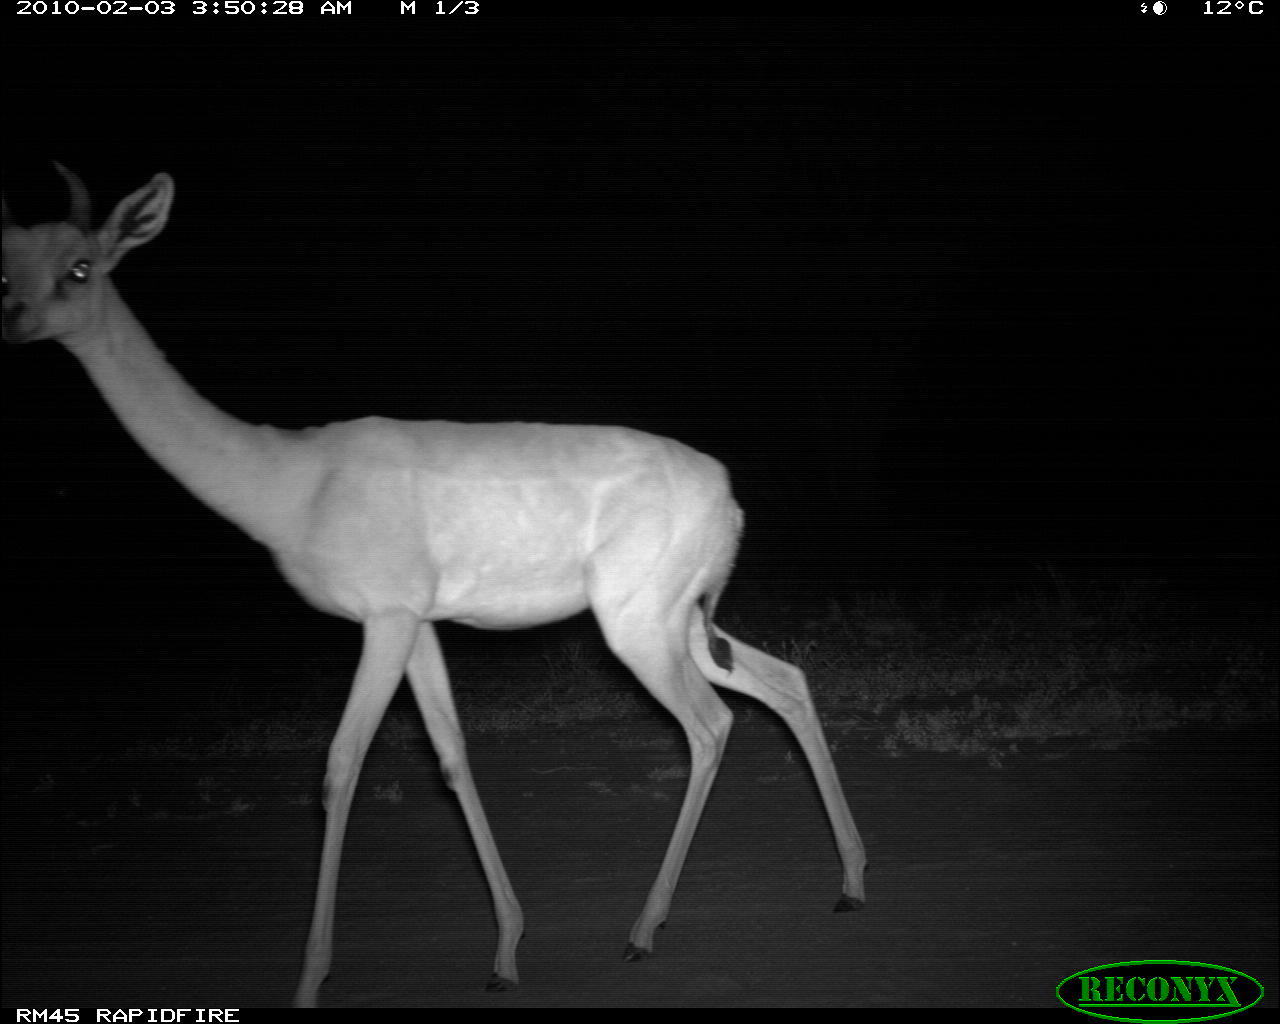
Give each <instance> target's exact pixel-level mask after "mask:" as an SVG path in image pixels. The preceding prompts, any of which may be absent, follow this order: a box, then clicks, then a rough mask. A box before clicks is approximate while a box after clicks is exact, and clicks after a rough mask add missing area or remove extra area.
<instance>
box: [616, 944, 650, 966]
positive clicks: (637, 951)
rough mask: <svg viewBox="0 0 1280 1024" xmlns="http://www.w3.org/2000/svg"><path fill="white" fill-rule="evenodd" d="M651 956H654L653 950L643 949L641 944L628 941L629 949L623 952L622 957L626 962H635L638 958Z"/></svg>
mask: <svg viewBox="0 0 1280 1024" xmlns="http://www.w3.org/2000/svg"><path fill="white" fill-rule="evenodd" d="M651 956H653V953H652V951H651V950H648V949H641V948H640V947H639V946H637V945H635V944H634V943H631V942H628V943H627V951H626V952H625V953H623V954H622V959H623V960H624V961H625V962H626V963H629V964H633V963H635V962H636V961H637V960H648V959H649V957H651Z"/></svg>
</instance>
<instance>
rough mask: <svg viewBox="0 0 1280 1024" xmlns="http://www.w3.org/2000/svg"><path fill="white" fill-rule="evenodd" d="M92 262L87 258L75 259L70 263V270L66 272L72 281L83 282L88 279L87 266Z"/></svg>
mask: <svg viewBox="0 0 1280 1024" xmlns="http://www.w3.org/2000/svg"><path fill="white" fill-rule="evenodd" d="M90 266H92V264H91V263H90V262H89V261H88V260H76V261H75V263H73V264H71V270H70V272H69V273H68V274H67V276H68V277H69V278H71V280H73V281H79V282H81V283H84V282H85V281H87V280H89V268H90Z"/></svg>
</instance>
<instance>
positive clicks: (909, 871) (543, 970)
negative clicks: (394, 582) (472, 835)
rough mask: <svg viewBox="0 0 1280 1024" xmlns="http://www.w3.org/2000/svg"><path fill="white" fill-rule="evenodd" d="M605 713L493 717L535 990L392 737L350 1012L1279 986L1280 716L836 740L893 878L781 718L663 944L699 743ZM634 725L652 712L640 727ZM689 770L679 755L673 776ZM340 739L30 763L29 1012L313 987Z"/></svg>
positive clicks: (248, 997)
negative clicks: (947, 754) (315, 926)
mask: <svg viewBox="0 0 1280 1024" xmlns="http://www.w3.org/2000/svg"><path fill="white" fill-rule="evenodd" d="M618 735H619V734H617V733H614V732H611V730H610V729H609V728H601V729H598V730H593V731H591V732H588V733H583V732H564V733H561V734H557V735H554V736H550V737H546V736H544V737H541V738H533V737H528V736H521V737H512V738H509V739H507V740H506V741H504V742H502V743H494V742H492V741H490V742H473V744H472V759H473V763H474V766H475V774H476V777H477V782H478V785H479V788H480V792H481V795H482V797H483V798H484V801H485V804H486V807H487V809H488V812H489V816H490V820H491V822H492V823H493V827H494V830H495V832H496V834H497V837H498V842H499V844H500V846H501V849H502V853H503V856H504V858H505V860H506V863H507V866H508V869H509V871H510V874H511V876H512V879H513V882H514V884H515V886H516V890H517V893H518V894H519V896H520V899H521V901H522V904H523V906H524V910H525V919H526V935H525V938H524V941H523V942H522V943H521V946H520V951H519V953H520V971H521V982H522V983H521V987H520V989H519V990H518V991H516V992H513V993H502V994H490V993H486V992H484V991H483V985H484V981H485V980H486V978H487V977H488V974H489V971H490V966H491V962H492V955H493V943H494V939H495V934H496V932H495V927H494V924H493V920H492V914H491V909H490V904H489V898H488V893H487V890H486V888H485V885H484V880H483V877H482V876H481V874H480V870H479V867H478V864H477V862H476V860H475V858H474V856H473V854H472V851H471V845H470V841H469V839H468V837H467V835H466V832H465V827H464V826H463V824H462V821H461V817H460V815H459V814H458V812H457V811H456V809H455V806H454V802H453V799H452V796H451V794H449V793H448V791H447V790H445V789H444V787H443V786H442V785H441V783H440V779H439V772H438V770H437V768H436V765H435V763H434V759H433V758H432V757H431V756H430V755H429V753H428V752H427V751H425V750H412V751H403V750H391V749H377V748H375V750H374V751H373V753H372V754H371V755H370V761H369V763H368V764H367V766H366V769H365V774H364V776H363V779H362V782H361V788H360V791H359V794H358V796H357V803H356V809H355V812H354V815H353V819H352V824H351V829H350V832H349V834H348V841H347V853H346V857H345V860H344V864H343V874H342V881H341V889H340V894H339V906H338V916H337V923H336V943H335V959H334V968H333V973H332V975H331V977H330V979H329V981H328V982H327V983H326V985H325V987H324V988H323V989H322V992H321V996H322V1000H323V1002H324V1004H325V1005H328V1006H346V1007H352V1006H370V1007H376V1006H474V1007H487V1008H500V1007H507V1006H510V1007H519V1006H939V1007H941V1006H992V1007H995V1006H1001V1007H1004V1006H1017V1007H1026V1006H1053V1005H1056V1003H1055V999H1054V987H1055V985H1056V984H1057V982H1058V981H1059V980H1061V979H1062V978H1064V977H1065V976H1067V975H1069V974H1071V973H1073V972H1075V971H1078V970H1081V969H1083V968H1086V967H1089V966H1093V965H1096V964H1105V963H1111V962H1116V961H1124V960H1142V959H1155V958H1166V959H1184V960H1196V961H1201V962H1206V963H1212V964H1221V965H1225V966H1228V967H1231V968H1233V969H1235V970H1239V971H1243V972H1245V973H1247V974H1250V975H1252V976H1253V977H1254V978H1256V979H1258V980H1259V981H1260V982H1261V983H1262V984H1263V986H1264V987H1265V988H1266V989H1267V996H1266V999H1265V1002H1264V1005H1267V1004H1270V1005H1272V1006H1274V1005H1275V1003H1276V1000H1275V991H1276V989H1275V985H1276V981H1277V977H1276V976H1277V968H1276V964H1277V941H1276V940H1277V915H1276V832H1275V825H1276V816H1275V810H1276V795H1277V794H1276V788H1277V787H1276V763H1275V752H1274V746H1273V742H1274V741H1273V737H1271V736H1270V735H1263V734H1259V735H1257V736H1238V735H1237V736H1217V737H1200V738H1195V739H1193V738H1190V737H1185V736H1184V737H1181V738H1179V739H1168V740H1164V741H1162V742H1161V743H1160V744H1159V745H1156V746H1148V747H1142V748H1134V749H1130V750H1124V751H1112V752H1097V751H1084V750H1076V751H1062V752H1059V753H1057V754H1054V755H1052V756H1049V755H1045V754H1040V755H1030V754H1028V755H1025V756H1022V757H1019V758H1015V759H1012V760H1010V761H1008V762H1006V764H1005V765H1004V766H1003V767H1002V768H992V767H989V766H987V765H984V764H977V763H973V762H963V761H959V760H956V759H954V758H944V757H940V756H930V755H921V756H909V757H904V758H889V757H886V756H884V755H883V754H879V753H875V752H873V751H871V750H869V749H865V747H866V746H869V744H866V743H864V741H863V740H862V739H860V738H859V737H858V736H857V735H853V736H850V737H847V738H845V739H844V740H842V741H841V742H839V744H838V748H837V753H836V759H837V762H838V764H839V766H840V771H841V775H842V777H843V780H844V784H845V789H846V792H847V794H848V797H849V802H850V804H851V806H852V808H853V812H854V816H855V818H856V820H857V822H858V824H859V827H860V829H861V831H862V834H863V837H864V839H865V841H866V843H867V847H868V852H869V855H870V858H871V869H870V872H869V874H868V877H867V894H868V903H867V906H866V908H865V909H864V910H862V911H860V912H858V913H855V914H833V913H832V912H831V911H832V907H833V905H834V903H835V901H836V898H837V897H838V896H839V882H840V871H839V865H838V862H837V858H836V854H835V849H834V844H833V843H832V841H831V838H830V834H829V832H828V830H827V825H826V821H825V819H824V817H823V812H822V808H821V805H820V803H819V801H818V797H817V794H816V790H815V788H814V786H813V784H812V782H811V781H810V778H809V775H808V772H807V770H806V769H805V767H804V765H803V764H802V763H800V762H798V761H797V760H796V759H795V757H794V755H793V754H792V753H791V752H790V745H789V743H788V741H787V739H786V737H785V736H784V735H783V734H782V733H781V732H779V731H778V729H777V728H776V727H775V726H774V724H773V723H771V722H768V721H766V720H765V719H764V718H763V717H757V718H755V719H753V720H751V721H748V722H746V723H743V724H741V725H740V726H739V727H738V728H737V729H736V730H735V733H734V736H733V738H732V739H731V741H730V745H729V749H728V752H727V754H726V756H725V760H724V764H723V767H722V770H721V773H720V777H719V779H718V782H717V784H716V787H715V790H714V791H713V793H712V797H711V800H710V803H709V805H708V808H707V813H706V815H705V817H704V818H703V822H702V826H701V828H700V829H699V832H698V835H697V837H696V839H695V841H694V844H693V849H692V851H691V853H690V856H689V860H688V863H687V865H686V868H685V872H684V876H683V877H682V879H681V882H680V888H679V891H678V892H677V894H676V898H675V901H674V904H673V906H672V911H671V916H670V918H669V920H668V922H667V926H666V928H665V929H664V930H662V931H660V932H659V934H658V941H657V946H656V949H655V955H654V956H653V957H652V958H651V959H649V960H647V961H645V962H642V963H624V962H623V961H622V959H621V954H622V951H623V948H624V947H625V945H626V939H627V933H628V930H629V928H630V926H631V922H632V920H633V919H634V917H635V916H636V914H638V913H639V910H640V906H641V904H642V902H643V899H644V895H645V892H646V890H647V888H648V886H649V884H650V883H651V881H652V879H653V876H654V873H655V872H656V870H657V866H658V863H659V860H660V858H661V855H662V851H663V849H664V847H665V844H666V841H667V838H668V836H669V834H670V831H671V828H672V825H673V824H674V820H675V816H676V812H677V809H678V807H679V801H680V798H681V795H682V793H683V787H684V778H683V776H682V774H681V773H680V771H678V769H680V768H682V767H683V766H684V765H685V764H686V760H685V756H686V755H685V753H684V750H683V749H682V748H681V747H680V746H678V745H677V746H671V747H670V748H668V749H662V750H655V749H652V748H650V749H645V750H635V749H627V747H628V746H629V744H627V743H625V742H621V741H620V740H619V739H618ZM625 735H631V733H626V734H625ZM673 769H677V770H674V771H673ZM322 775H323V755H321V754H297V755H288V756H284V755H277V756H275V757H273V758H271V759H269V761H268V762H265V763H264V761H263V760H258V761H251V760H249V759H238V760H228V761H222V762H220V763H202V764H195V765H192V764H176V763H175V764H164V763H159V762H156V761H152V762H145V761H144V762H137V761H135V762H131V763H120V762H116V763H109V762H103V763H99V764H96V765H90V764H76V763H67V762H65V761H44V762H40V761H39V759H38V758H35V759H32V760H31V762H30V763H28V762H27V761H26V760H24V761H22V762H21V763H18V764H13V763H10V765H9V767H8V768H7V769H6V771H5V777H4V783H5V785H4V797H5V804H4V819H5V823H6V833H7V835H6V837H5V850H6V856H5V869H6V870H5V876H4V889H3V894H4V916H3V943H4V988H3V997H2V998H3V1004H4V1005H5V1006H6V1007H53V1006H79V1007H82V1008H87V1007H95V1006H110V1007H119V1006H135V1007H148V1006H185V1007H215V1006H218V1007H254V1006H268V1005H282V1004H287V1002H288V1000H289V998H290V996H291V994H292V989H293V986H294V984H295V982H296V979H297V973H298V968H299V965H300V960H301V950H302V944H303V940H304V937H305V934H306V928H307V921H308V914H309V909H310V901H311V895H312V885H313V883H314V875H315V870H316V865H317V862H318V857H319V848H320V834H321V827H322V820H321V811H320V808H319V805H318V803H317V802H316V800H315V797H316V795H317V794H318V793H319V790H320V783H321V778H322Z"/></svg>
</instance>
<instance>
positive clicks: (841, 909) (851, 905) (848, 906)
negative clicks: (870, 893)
mask: <svg viewBox="0 0 1280 1024" xmlns="http://www.w3.org/2000/svg"><path fill="white" fill-rule="evenodd" d="M866 905H867V902H866V900H855V899H854V898H853V897H852V896H846V895H844V894H843V893H841V894H840V898H839V899H838V900H836V905H835V907H834V908H833V909H832V911H831V912H832V913H833V914H844V913H847V912H848V911H850V910H861V909H862V908H863V907H865V906H866Z"/></svg>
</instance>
